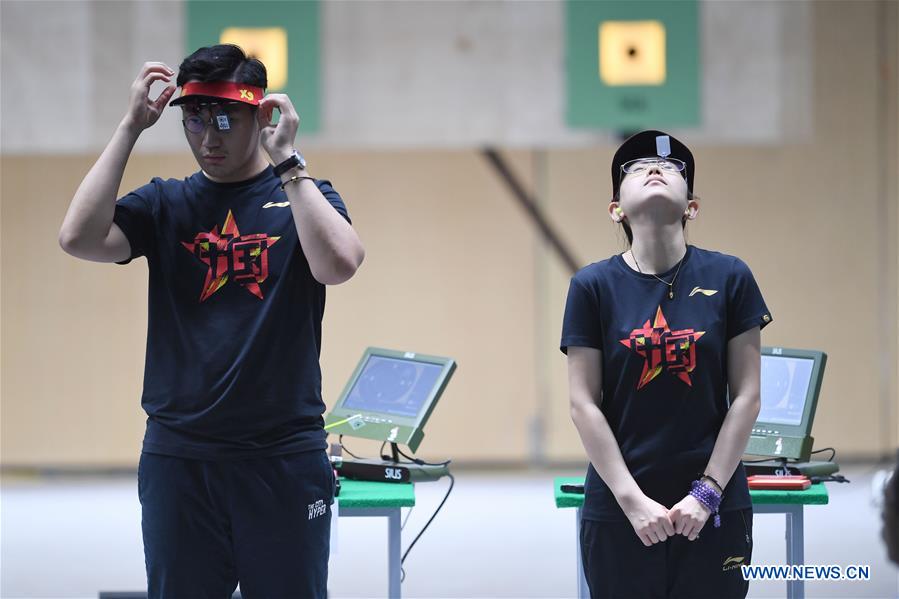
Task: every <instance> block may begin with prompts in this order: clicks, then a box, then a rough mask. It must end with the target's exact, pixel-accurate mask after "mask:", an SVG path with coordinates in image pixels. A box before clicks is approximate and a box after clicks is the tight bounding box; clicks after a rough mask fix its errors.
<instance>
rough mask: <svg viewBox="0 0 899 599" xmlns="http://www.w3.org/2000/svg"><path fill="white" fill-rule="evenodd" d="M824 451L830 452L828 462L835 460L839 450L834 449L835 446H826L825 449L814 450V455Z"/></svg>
mask: <svg viewBox="0 0 899 599" xmlns="http://www.w3.org/2000/svg"><path fill="white" fill-rule="evenodd" d="M822 451H829V452H830V457H829V458H827V461H828V462H832V461H834V459H836V457H837V450H836V449H834V448H833V447H825V448H824V449H816V450H815V451H813V452H812V455H815V454H816V453H821V452H822Z"/></svg>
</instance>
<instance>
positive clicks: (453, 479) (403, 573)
mask: <svg viewBox="0 0 899 599" xmlns="http://www.w3.org/2000/svg"><path fill="white" fill-rule="evenodd" d="M446 475H447V476H448V477H449V479H450V484H449V488H448V489H447V490H446V495H444V496H443V501H441V502H440V505H438V506H437V509H436V510H434V513H433V514H431V518H430V519H429V520H428V521H427V523H426V524H425V525H424V526H423V527H422V529H421V530H420V531H419V532H418V534H417V535H415V538H414V539H412V543H411V544H410V545H409V547H407V548H406V551H405V553H403V557H402V558H400V582H403V581H404V580H406V571H405V570H404V569H403V563H404V562H405V561H406V556H408V555H409V552H410V551H412V548H413V547H415V543H417V542H418V539H420V538H421V535H423V534H424V532H425V531H426V530H427V529H428V527H429V526H430V525H431V522H433V521H434V518H436V517H437V514H438V513H440V508H442V507H443V504H444V503H446V500H447V499H449V496H450V493H452V492H453V486H455V484H456V477H454V476H453V475H452V474H450V473H447V474H446Z"/></svg>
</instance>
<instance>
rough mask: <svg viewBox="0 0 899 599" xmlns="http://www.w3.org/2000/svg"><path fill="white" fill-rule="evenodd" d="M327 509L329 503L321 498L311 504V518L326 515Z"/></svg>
mask: <svg viewBox="0 0 899 599" xmlns="http://www.w3.org/2000/svg"><path fill="white" fill-rule="evenodd" d="M327 511H328V505H327V504H326V503H325V500H324V499H319V500H318V501H316V502H315V503H310V504H309V519H310V520H312V519H313V518H318V517H319V516H324V515H325V512H327Z"/></svg>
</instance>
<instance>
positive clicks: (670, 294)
mask: <svg viewBox="0 0 899 599" xmlns="http://www.w3.org/2000/svg"><path fill="white" fill-rule="evenodd" d="M630 252H631V258H633V259H634V264H636V265H637V270H638V271H640V274H641V275H646V274H648V275H650V276H653V277H655V278H656V279H658V280H659V281H661V282H662V283H665V284H666V285H668V299H670V300H673V299H674V282H675V281H676V280H677V275H678V274H680V266H681V264H683V263H684V258H686V257H687V252H686V250H684V255H683V256H681V259H680V260H679V261H678V263H677V270H676V271H675V272H674V278H673V279H671V282H670V283H669V282H668V281H666V280H665V279H663V278H662V277H659V276H657V275H655V274H653V273H651V272H650V273H645V272H643V269H642V268H640V263H639V262H637V256H636V254H634V250H633V249H631V251H630Z"/></svg>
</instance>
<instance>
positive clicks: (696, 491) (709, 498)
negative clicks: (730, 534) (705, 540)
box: [690, 480, 721, 528]
mask: <svg viewBox="0 0 899 599" xmlns="http://www.w3.org/2000/svg"><path fill="white" fill-rule="evenodd" d="M690 495H692V496H693V497H695V498H696V499H697V501H699V503H701V504H702V505H704V506H706V507H707V508H709V511H710V512H712V513H713V514H715V520H714V524H715V528H719V527H720V526H721V516H720V515H719V514H718V506H720V505H721V493H719V492H718V491H716V490H715V489H714V488H713V487H712V485H710V484H709V483H707V482H705V481H702V480H694V481H693V482H692V483H691V485H690Z"/></svg>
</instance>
